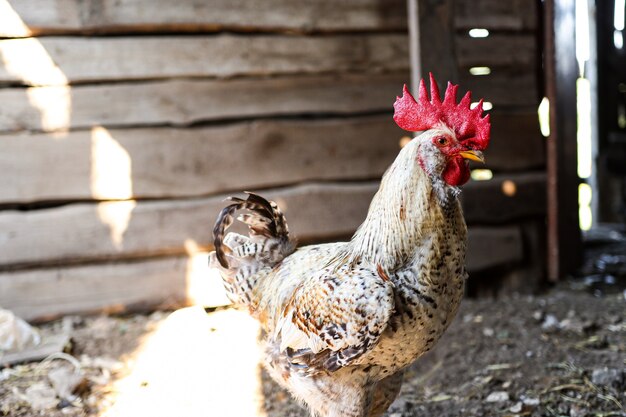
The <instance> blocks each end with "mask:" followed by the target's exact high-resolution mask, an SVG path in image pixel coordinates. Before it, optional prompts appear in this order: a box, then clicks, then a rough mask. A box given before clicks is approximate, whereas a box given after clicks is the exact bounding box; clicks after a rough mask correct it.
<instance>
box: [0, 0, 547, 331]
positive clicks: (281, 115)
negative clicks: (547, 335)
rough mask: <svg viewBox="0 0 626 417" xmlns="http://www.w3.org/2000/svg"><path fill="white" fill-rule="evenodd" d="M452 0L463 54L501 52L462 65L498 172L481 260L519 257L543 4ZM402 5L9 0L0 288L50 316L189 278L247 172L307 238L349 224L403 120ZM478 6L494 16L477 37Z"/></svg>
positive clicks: (183, 283) (539, 156) (470, 210)
mask: <svg viewBox="0 0 626 417" xmlns="http://www.w3.org/2000/svg"><path fill="white" fill-rule="evenodd" d="M484 2H485V3H494V4H496V3H497V2H495V0H491V1H490V2H489V1H484ZM457 3H458V6H457V9H456V10H457V11H458V15H457V18H456V24H457V30H456V32H454V33H456V35H455V36H456V38H455V41H456V45H457V46H456V47H457V49H458V51H459V55H458V56H459V62H458V65H459V67H460V68H461V69H462V70H463V69H465V68H467V67H469V66H473V65H475V62H480V63H483V62H487V61H489V63H490V64H491V65H493V67H494V68H502V69H503V71H504V72H503V75H501V74H500V72H499V71H497V72H496V71H495V70H494V72H493V75H492V77H491V78H490V80H491V82H489V83H482V80H477V79H474V78H472V77H469V76H463V77H461V79H460V82H461V84H462V87H461V88H462V89H463V90H465V89H468V88H472V89H474V90H476V91H475V94H478V95H479V96H480V95H482V96H484V97H487V98H488V99H489V100H490V101H493V102H494V106H495V107H494V111H493V112H492V113H493V116H492V117H493V142H492V143H493V145H492V149H491V150H490V152H489V154H488V158H489V167H490V168H491V169H493V170H494V172H495V173H496V176H495V177H494V179H493V180H492V181H485V182H472V183H470V184H469V185H468V186H467V187H466V190H465V192H464V204H465V211H466V217H467V219H468V222H469V223H470V224H472V225H474V227H472V228H471V230H470V239H471V241H472V242H471V243H470V245H471V247H472V249H471V250H470V256H469V260H468V262H469V267H470V269H471V270H472V271H476V272H477V273H478V272H480V271H490V270H494V268H499V267H502V266H505V267H507V268H508V267H509V266H511V265H517V266H519V265H520V264H522V263H524V262H525V261H527V260H528V259H529V258H528V257H529V256H531V255H529V253H530V252H532V250H533V248H534V247H536V245H535V246H532V247H530V248H529V243H528V242H529V239H531V240H532V239H533V237H532V236H531V237H530V238H529V237H528V235H529V234H531V235H532V232H529V230H531V231H532V230H534V227H535V225H536V224H535V223H536V222H535V223H533V220H532V219H536V218H537V217H538V216H542V215H543V213H544V207H543V206H544V200H543V199H542V198H541V197H540V196H541V195H542V194H541V193H542V192H543V188H542V187H543V186H544V175H543V172H542V167H543V164H544V159H543V153H542V150H543V143H541V142H540V141H538V140H536V139H537V138H538V136H537V135H538V129H537V123H536V116H535V113H534V109H533V106H534V105H535V104H536V103H535V101H536V95H535V93H536V91H537V88H538V86H537V83H536V78H535V77H527V76H519V77H518V76H517V75H520V74H526V72H528V71H531V70H532V69H534V70H536V69H537V67H536V61H535V60H533V56H535V55H536V54H537V53H538V52H537V51H536V48H534V47H533V45H532V40H533V39H534V38H533V36H535V31H536V28H537V22H536V21H535V20H533V21H532V22H529V21H528V17H527V16H526V15H525V14H518V13H517V12H516V13H514V14H512V15H511V16H508V15H507V16H504V18H502V19H500V18H494V20H493V21H491V20H489V18H488V17H486V16H491V15H490V14H489V13H491V12H492V11H493V10H492V9H488V10H489V13H482V12H480V10H475V9H474V8H472V7H469V6H468V5H469V4H470V2H469V1H468V0H463V1H458V2H457ZM465 3H467V4H465ZM513 3H515V4H516V5H518V6H519V7H525V6H523V5H524V4H526V3H529V2H528V1H521V0H520V1H516V2H513ZM498 4H499V3H498ZM520 5H521V6H520ZM516 7H517V6H516ZM405 8H406V4H405V1H404V0H399V1H398V0H392V1H385V2H381V1H379V0H344V1H341V2H336V1H331V0H316V1H311V2H289V1H285V0H267V1H262V2H252V1H232V0H210V1H205V2H196V1H192V0H184V1H178V2H171V1H164V0H125V1H121V2H120V1H118V0H115V1H114V0H99V1H95V0H93V1H82V0H52V1H47V2H40V1H38V0H19V1H17V0H15V1H12V0H9V1H8V2H1V1H0V15H2V16H3V19H4V20H5V21H6V22H5V21H3V24H0V172H2V173H3V175H2V177H3V179H2V184H1V186H0V306H2V307H5V308H10V309H14V310H15V311H16V312H17V313H18V314H21V315H22V316H24V317H26V318H28V319H41V318H46V317H51V316H54V315H57V314H60V313H72V312H89V311H97V310H103V309H104V310H112V311H119V310H123V309H126V308H129V307H130V308H138V307H150V306H155V305H163V304H167V303H176V302H180V301H181V300H184V299H186V298H188V297H192V298H193V297H196V296H197V291H196V294H190V293H189V289H190V288H196V287H195V286H196V285H201V284H198V283H199V282H200V283H201V282H202V279H203V278H204V277H205V276H206V275H205V274H206V269H205V265H206V264H205V262H206V257H205V251H206V250H208V249H209V248H210V230H211V228H212V225H213V222H214V219H215V216H216V214H217V212H218V211H219V210H220V208H221V207H222V206H223V204H224V203H223V202H222V200H223V198H224V197H225V196H227V195H230V194H233V193H237V192H239V191H241V190H244V189H248V190H260V191H262V193H263V194H264V195H267V196H269V197H272V198H274V199H276V200H277V201H278V202H279V203H280V204H281V205H282V206H283V207H284V208H285V211H286V214H287V217H288V220H289V222H290V228H291V229H292V231H293V233H294V234H295V235H297V236H298V237H299V238H300V240H301V241H305V242H312V241H322V240H329V239H336V238H342V237H346V236H349V235H350V234H351V233H352V232H353V230H354V229H355V228H356V227H357V226H358V224H359V223H360V222H361V221H362V219H363V217H364V215H365V212H366V209H367V205H368V203H369V200H370V198H371V196H372V195H373V193H374V192H375V190H376V187H377V181H378V179H379V178H380V176H381V174H382V173H383V171H384V169H385V168H386V167H387V166H388V165H389V164H390V163H391V161H392V160H393V158H394V157H395V155H396V154H397V152H398V143H399V139H400V138H401V137H402V136H403V135H404V134H405V133H404V132H402V131H401V130H400V129H399V128H397V127H396V126H395V125H394V123H393V121H392V119H391V114H392V113H391V111H392V103H393V101H394V99H395V96H396V95H397V94H399V92H400V91H401V86H402V84H403V83H405V82H408V80H409V77H410V75H409V57H408V42H407V33H406V28H407V23H406V11H405ZM500 9H501V8H497V7H496V9H495V10H496V11H497V13H500ZM502 13H504V12H502ZM498 16H500V15H497V16H496V17H498ZM477 19H478V20H477ZM480 19H486V20H485V21H484V22H483V21H482V20H480ZM507 19H508V20H507ZM531 20H532V19H531ZM477 21H478V22H480V24H481V25H482V26H484V27H489V28H491V26H490V25H492V24H495V26H494V27H493V29H494V36H493V37H492V38H489V40H485V41H479V42H473V41H474V40H471V41H470V40H469V39H467V38H466V36H465V35H464V33H466V29H467V28H468V27H470V26H473V25H474V24H475V22H477ZM493 22H496V23H493ZM502 22H505V23H502ZM502 25H504V26H502ZM507 25H508V26H507ZM498 30H501V31H502V33H501V35H498V32H497V31H498ZM481 42H483V43H481ZM484 42H486V44H484ZM509 42H515V48H516V50H518V51H519V52H520V53H518V54H513V56H511V54H509V53H507V52H508V51H509V49H510V48H511V46H510V44H509ZM486 50H493V51H495V53H494V54H486V53H485V51H486ZM462 51H464V52H462ZM519 65H522V66H523V69H522V70H520V69H519V68H518V66H519ZM506 71H517V72H514V73H506ZM435 72H436V71H435ZM515 74H517V75H516V76H514V77H513V75H515ZM511 77H513V78H514V79H515V80H516V81H515V84H514V85H510V84H509V83H507V82H506V80H507V79H509V80H510V79H511ZM512 90H515V94H511V91H512ZM505 181H513V182H514V183H515V186H516V193H515V195H513V196H506V195H505V194H503V193H502V191H501V190H502V184H503V182H505ZM485 195H490V196H491V197H490V199H491V200H492V201H493V204H490V205H488V206H485V205H484V204H483V203H482V199H483V198H484V197H483V196H485ZM526 224H529V225H530V226H528V227H527V226H524V225H526ZM536 239H537V238H535V240H536ZM474 242H476V243H474ZM209 302H211V301H209Z"/></svg>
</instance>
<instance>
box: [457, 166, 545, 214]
mask: <svg viewBox="0 0 626 417" xmlns="http://www.w3.org/2000/svg"><path fill="white" fill-rule="evenodd" d="M461 202H462V204H463V212H464V213H465V219H466V221H467V223H468V224H470V225H471V224H499V223H507V222H513V221H520V220H523V219H528V218H533V217H534V218H543V217H544V216H545V215H546V174H545V172H526V173H519V174H504V173H503V174H500V175H495V176H494V177H493V178H492V179H491V180H489V181H473V182H471V183H469V184H468V185H466V186H465V188H464V191H463V193H462V194H461Z"/></svg>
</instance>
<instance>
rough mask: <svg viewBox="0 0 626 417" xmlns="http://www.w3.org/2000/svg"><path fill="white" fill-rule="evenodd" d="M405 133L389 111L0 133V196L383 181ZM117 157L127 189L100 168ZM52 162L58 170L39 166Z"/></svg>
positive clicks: (201, 191) (170, 193)
mask: <svg viewBox="0 0 626 417" xmlns="http://www.w3.org/2000/svg"><path fill="white" fill-rule="evenodd" d="M403 135H404V132H403V131H402V130H400V129H399V128H398V127H397V126H396V124H395V123H394V122H393V120H392V118H391V116H375V117H359V118H349V119H334V120H332V119H331V120H282V121H277V120H259V121H254V122H245V123H235V124H231V125H226V126H211V127H202V128H192V129H180V128H167V127H162V128H138V129H109V130H106V131H105V130H103V129H94V130H92V131H76V132H69V133H67V134H64V135H62V137H60V136H59V135H58V134H52V133H41V134H33V135H0V171H2V172H4V173H5V176H4V177H5V184H4V186H3V187H2V188H1V189H0V203H1V204H7V203H26V202H34V201H42V200H43V201H49V200H63V201H65V200H89V199H99V200H101V199H120V198H121V199H127V198H172V197H189V196H196V197H197V196H205V195H208V194H216V193H219V192H224V191H228V190H242V189H253V188H265V187H270V186H278V185H285V184H286V183H291V184H295V183H299V182H304V181H313V180H361V179H373V178H380V176H381V175H382V173H383V172H384V170H385V169H386V168H387V167H388V166H389V165H390V164H391V162H393V160H394V159H395V157H396V155H397V153H398V150H399V146H398V141H399V139H400V138H401V137H402V136H403ZM33 150H36V151H35V152H34V151H33ZM111 152H113V153H111ZM120 158H121V159H122V160H126V159H125V158H127V161H128V164H129V165H128V166H127V172H126V174H125V175H126V176H125V178H122V179H121V180H123V181H126V182H127V183H128V186H127V187H108V186H107V184H108V182H107V175H105V173H102V172H98V170H99V169H102V167H108V166H109V165H110V164H112V163H116V162H119V160H120ZM346 161H349V163H347V162H346ZM50 163H53V164H54V169H53V170H47V169H42V167H45V166H46V165H48V164H50ZM118 169H121V167H118Z"/></svg>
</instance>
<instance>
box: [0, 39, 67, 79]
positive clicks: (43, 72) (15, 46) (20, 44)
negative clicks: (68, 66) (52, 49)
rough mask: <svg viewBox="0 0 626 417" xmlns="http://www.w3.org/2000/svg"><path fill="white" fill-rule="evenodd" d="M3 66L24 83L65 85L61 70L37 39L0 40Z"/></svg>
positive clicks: (64, 77)
mask: <svg viewBox="0 0 626 417" xmlns="http://www.w3.org/2000/svg"><path fill="white" fill-rule="evenodd" d="M0 55H2V61H3V64H4V68H5V70H6V71H7V72H9V73H10V74H13V75H15V76H16V77H18V78H19V80H20V81H22V82H23V83H24V84H27V85H32V86H42V85H67V84H68V80H67V77H66V76H65V74H63V71H61V69H60V68H59V67H58V66H57V64H56V63H55V62H54V60H53V59H52V57H51V56H50V54H49V53H48V51H46V49H45V48H44V46H43V45H42V44H41V42H40V41H39V39H35V38H26V39H9V40H3V41H0Z"/></svg>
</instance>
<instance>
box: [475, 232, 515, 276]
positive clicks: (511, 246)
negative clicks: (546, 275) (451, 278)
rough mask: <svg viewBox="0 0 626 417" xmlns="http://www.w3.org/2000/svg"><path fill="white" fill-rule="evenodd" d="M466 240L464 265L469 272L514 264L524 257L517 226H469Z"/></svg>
mask: <svg viewBox="0 0 626 417" xmlns="http://www.w3.org/2000/svg"><path fill="white" fill-rule="evenodd" d="M467 240H468V242H467V254H466V259H467V264H466V267H467V270H468V271H469V272H470V274H471V273H479V272H482V271H485V270H489V269H493V268H496V267H502V266H505V265H514V264H516V263H519V262H521V261H522V260H523V259H524V242H523V239H522V233H521V230H520V228H519V226H502V227H481V226H478V227H470V228H469V230H468V236H467Z"/></svg>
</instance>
